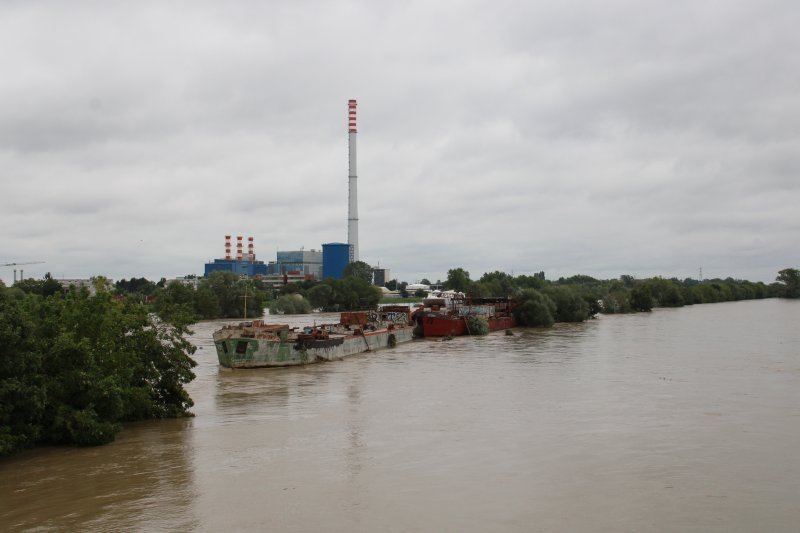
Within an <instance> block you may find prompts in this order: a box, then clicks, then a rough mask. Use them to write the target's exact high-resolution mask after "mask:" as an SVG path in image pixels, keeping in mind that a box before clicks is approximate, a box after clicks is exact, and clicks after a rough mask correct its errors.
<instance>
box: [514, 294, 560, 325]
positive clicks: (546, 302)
mask: <svg viewBox="0 0 800 533" xmlns="http://www.w3.org/2000/svg"><path fill="white" fill-rule="evenodd" d="M555 312H556V304H555V303H553V300H551V299H550V298H549V297H547V296H545V295H544V294H542V293H541V292H539V291H537V290H536V289H525V290H523V291H522V293H521V294H520V296H519V298H518V299H517V308H516V309H515V310H514V316H515V318H516V319H517V323H518V324H519V325H520V326H526V327H536V326H544V327H549V326H552V325H553V322H555V319H554V318H553V316H554V315H555Z"/></svg>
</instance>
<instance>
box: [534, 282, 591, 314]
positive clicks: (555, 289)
mask: <svg viewBox="0 0 800 533" xmlns="http://www.w3.org/2000/svg"><path fill="white" fill-rule="evenodd" d="M543 292H544V294H546V295H547V296H548V297H549V298H550V299H551V300H552V301H553V303H555V305H556V312H555V314H554V316H553V318H555V320H556V321H557V322H583V321H584V320H586V319H588V318H589V305H588V304H587V303H586V300H584V299H583V298H582V297H581V295H580V294H579V293H578V291H577V290H575V289H573V288H572V287H569V286H564V285H554V286H551V287H548V288H547V289H545V290H544V291H543Z"/></svg>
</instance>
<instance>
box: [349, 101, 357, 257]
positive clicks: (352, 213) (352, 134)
mask: <svg viewBox="0 0 800 533" xmlns="http://www.w3.org/2000/svg"><path fill="white" fill-rule="evenodd" d="M356 105H358V104H357V103H356V101H355V100H350V101H349V102H348V103H347V126H348V128H347V131H348V136H349V138H348V140H349V148H350V172H349V181H350V187H349V189H348V199H349V202H348V213H347V243H348V244H350V245H351V246H352V248H353V261H358V183H357V179H358V172H357V170H356V134H357V133H358V130H357V127H356Z"/></svg>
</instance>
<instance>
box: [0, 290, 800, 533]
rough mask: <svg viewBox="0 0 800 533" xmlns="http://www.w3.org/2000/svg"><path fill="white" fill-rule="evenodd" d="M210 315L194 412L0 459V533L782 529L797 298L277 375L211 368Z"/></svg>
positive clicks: (626, 318)
mask: <svg viewBox="0 0 800 533" xmlns="http://www.w3.org/2000/svg"><path fill="white" fill-rule="evenodd" d="M314 319H315V317H309V316H306V317H291V318H290V320H291V321H292V322H293V323H298V324H299V323H305V322H306V321H312V320H314ZM316 319H317V320H323V318H322V317H319V316H317V317H316ZM220 323H221V322H204V323H200V324H197V325H196V326H195V327H194V334H193V336H192V339H193V342H194V343H195V344H197V345H198V346H199V349H198V351H197V353H196V354H195V358H196V360H197V361H198V366H197V368H196V373H197V379H196V380H195V381H193V382H192V383H191V384H190V385H189V386H188V387H187V388H188V389H189V391H190V394H191V396H192V397H193V398H194V400H195V406H194V408H193V412H194V413H195V415H196V416H195V417H194V418H191V419H184V420H165V421H153V422H142V423H135V424H128V425H126V428H125V430H123V431H122V432H121V433H120V434H119V435H118V437H117V440H116V441H115V442H114V443H112V444H110V445H107V446H101V447H96V448H82V449H81V448H52V447H50V448H40V449H36V450H32V451H28V452H25V453H22V454H20V455H18V456H16V457H13V458H10V459H5V460H2V461H0V530H3V531H24V530H34V531H63V530H84V531H86V530H92V531H163V530H170V531H298V532H299V531H335V532H336V531H342V532H343V531H398V532H399V531H481V532H486V531H503V532H507V531H511V532H516V531H526V532H527V531H571V532H574V531H698V532H700V531H702V532H706V531H720V532H722V531H725V532H730V531H798V529H800V452H798V450H799V449H800V301H786V300H776V299H772V300H762V301H750V302H736V303H722V304H707V305H697V306H692V307H686V308H681V309H658V310H656V311H654V312H652V313H642V314H634V315H618V316H601V317H599V318H598V319H596V320H591V321H589V322H586V323H583V324H558V325H556V326H555V327H553V328H551V329H546V330H523V329H518V330H515V332H516V334H515V335H514V336H506V335H504V334H502V332H500V333H493V334H491V335H488V336H486V337H482V338H466V337H460V338H456V339H453V340H451V341H444V342H443V341H435V340H420V341H414V342H412V343H408V344H402V345H399V346H397V347H396V348H395V349H393V350H385V351H379V352H374V353H370V354H363V355H357V356H353V357H350V358H348V359H346V360H344V361H339V362H331V363H323V364H318V365H311V366H308V367H303V368H294V369H280V370H236V371H230V370H223V369H220V368H219V367H218V365H217V362H216V355H215V352H214V348H213V343H212V341H211V332H212V331H213V330H214V329H215V328H217V327H218V326H219V325H220Z"/></svg>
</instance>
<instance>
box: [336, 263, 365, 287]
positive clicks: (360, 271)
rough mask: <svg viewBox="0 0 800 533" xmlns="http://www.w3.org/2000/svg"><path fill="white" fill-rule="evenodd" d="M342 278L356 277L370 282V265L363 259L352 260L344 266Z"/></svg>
mask: <svg viewBox="0 0 800 533" xmlns="http://www.w3.org/2000/svg"><path fill="white" fill-rule="evenodd" d="M342 278H356V279H360V280H362V281H365V282H367V283H372V267H371V266H369V265H368V264H367V263H365V262H364V261H353V262H352V263H348V264H347V266H346V267H344V271H343V272H342Z"/></svg>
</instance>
